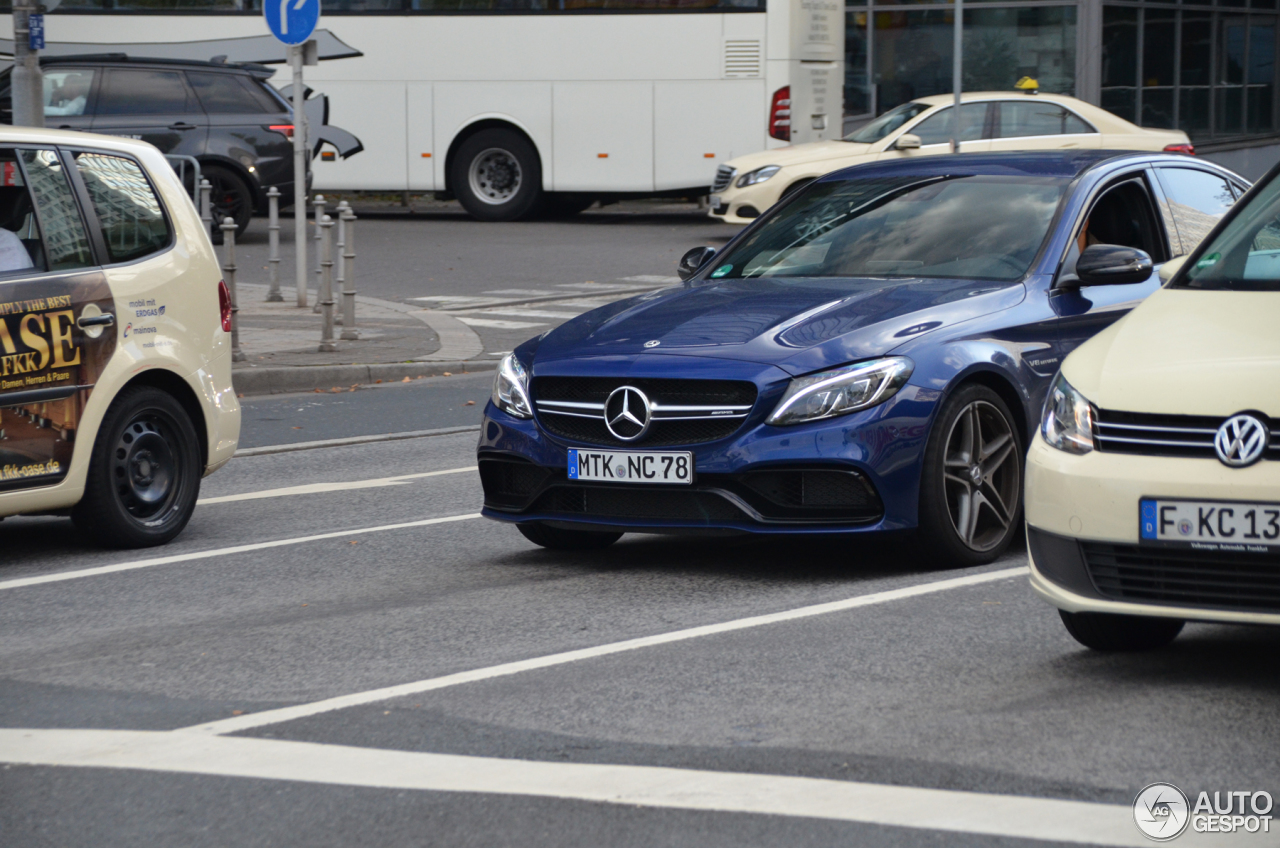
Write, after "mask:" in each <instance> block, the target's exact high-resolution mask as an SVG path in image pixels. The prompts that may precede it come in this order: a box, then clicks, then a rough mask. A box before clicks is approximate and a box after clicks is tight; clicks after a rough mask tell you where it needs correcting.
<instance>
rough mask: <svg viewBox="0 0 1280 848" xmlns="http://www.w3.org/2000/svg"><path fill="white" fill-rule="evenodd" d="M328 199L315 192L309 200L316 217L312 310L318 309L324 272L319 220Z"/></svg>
mask: <svg viewBox="0 0 1280 848" xmlns="http://www.w3.org/2000/svg"><path fill="white" fill-rule="evenodd" d="M327 203H328V201H326V200H325V199H324V195H323V194H317V195H316V199H315V200H313V201H311V205H312V206H313V207H315V218H316V305H315V307H314V308H313V309H312V310H311V311H312V312H319V311H320V277H321V275H322V274H323V273H324V271H323V269H322V268H321V267H320V263H322V262H323V261H324V256H323V250H322V248H321V246H320V220H321V219H322V218H323V217H324V207H325V206H326V205H327Z"/></svg>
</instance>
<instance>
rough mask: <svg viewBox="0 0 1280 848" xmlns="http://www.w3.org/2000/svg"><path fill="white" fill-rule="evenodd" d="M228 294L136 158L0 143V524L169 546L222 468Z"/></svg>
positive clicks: (151, 156)
mask: <svg viewBox="0 0 1280 848" xmlns="http://www.w3.org/2000/svg"><path fill="white" fill-rule="evenodd" d="M230 330H231V296H230V293H229V292H228V291H227V287H226V284H225V283H224V282H223V281H222V274H221V271H220V270H219V266H218V262H217V257H216V256H215V255H214V252H213V246H212V245H211V244H210V242H209V237H208V235H206V234H205V232H204V229H203V227H202V226H201V222H200V218H199V216H198V215H197V214H196V210H195V207H194V206H193V205H192V203H191V200H190V198H189V197H188V196H187V194H186V191H185V190H184V189H183V186H182V183H181V182H180V181H179V179H178V177H177V175H176V174H175V173H174V171H173V168H171V167H170V166H169V163H168V162H167V161H166V160H165V158H164V156H162V155H161V154H160V152H159V151H158V150H156V148H154V147H152V146H151V145H150V144H146V143H144V142H140V141H132V140H129V139H122V138H115V137H112V136H96V135H88V134H85V133H75V132H61V131H51V130H38V129H28V128H22V127H17V128H13V129H8V128H6V129H5V130H4V131H2V132H0V517H4V516H9V515H18V514H23V513H30V514H48V513H55V514H66V513H69V514H70V515H71V518H72V520H73V521H74V522H75V524H76V526H77V528H79V529H80V530H81V531H82V532H83V533H84V534H85V536H86V538H87V540H88V541H90V542H93V543H98V544H104V545H110V546H120V547H140V546H145V545H157V544H161V543H163V542H167V541H169V540H170V539H172V538H173V537H174V536H176V535H177V534H178V533H179V532H181V530H182V528H183V527H184V526H186V523H187V520H188V519H189V518H190V517H191V513H192V511H193V510H194V509H195V504H196V498H197V496H198V495H199V491H200V478H201V477H202V476H203V475H205V474H209V473H211V472H213V471H214V470H216V469H217V468H219V467H221V466H222V465H223V464H224V463H225V462H226V461H227V460H229V459H230V458H231V455H232V454H233V453H235V450H236V444H237V441H238V439H239V433H240V405H239V403H238V402H237V401H236V396H235V392H234V391H232V388H231V355H230V354H231V350H230V349H231V344H230Z"/></svg>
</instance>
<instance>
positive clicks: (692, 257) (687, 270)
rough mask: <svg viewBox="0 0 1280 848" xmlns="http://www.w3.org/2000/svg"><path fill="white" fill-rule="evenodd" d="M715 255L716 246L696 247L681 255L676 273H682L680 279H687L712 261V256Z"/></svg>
mask: <svg viewBox="0 0 1280 848" xmlns="http://www.w3.org/2000/svg"><path fill="white" fill-rule="evenodd" d="M715 255H716V249H715V248H714V247H695V248H693V249H692V250H690V251H689V252H688V253H686V254H685V255H684V256H681V257H680V262H679V263H678V264H677V265H676V273H677V274H679V275H680V279H682V280H687V279H689V278H690V277H692V276H693V275H694V274H696V273H698V269H699V268H701V267H702V266H703V265H706V264H707V263H708V262H710V261H711V257H713V256H715Z"/></svg>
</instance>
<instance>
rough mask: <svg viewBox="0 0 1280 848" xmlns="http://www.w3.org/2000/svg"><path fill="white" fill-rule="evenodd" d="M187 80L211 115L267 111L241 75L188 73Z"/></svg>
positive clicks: (205, 109)
mask: <svg viewBox="0 0 1280 848" xmlns="http://www.w3.org/2000/svg"><path fill="white" fill-rule="evenodd" d="M187 79H188V80H190V82H191V87H192V88H193V89H195V92H196V97H198V98H199V99H200V105H201V106H202V107H204V111H205V112H207V113H209V114H210V115H219V114H243V113H245V112H252V113H261V112H265V111H267V110H266V109H263V108H262V103H261V101H259V100H258V98H256V97H255V96H254V93H253V92H252V91H251V90H250V89H249V86H248V85H246V82H247V81H246V80H245V79H244V77H242V76H240V75H239V74H220V73H203V72H199V71H187ZM272 111H279V110H278V109H277V110H272Z"/></svg>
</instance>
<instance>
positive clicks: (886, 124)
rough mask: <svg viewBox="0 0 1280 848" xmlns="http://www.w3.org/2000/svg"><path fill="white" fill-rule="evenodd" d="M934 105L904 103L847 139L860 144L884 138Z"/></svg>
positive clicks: (846, 138) (846, 137)
mask: <svg viewBox="0 0 1280 848" xmlns="http://www.w3.org/2000/svg"><path fill="white" fill-rule="evenodd" d="M932 108H933V107H932V106H930V105H928V104H926V103H903V104H902V105H901V106H898V107H895V108H893V109H890V110H889V111H888V112H885V113H884V114H883V115H881V116H880V117H878V118H876V119H875V120H874V121H872V122H871V123H869V124H867V125H866V126H865V127H863V128H862V129H860V130H858V131H857V132H855V133H851V134H849V135H847V136H845V138H844V140H845V141H856V142H859V143H860V144H872V143H874V142H877V141H879V140H880V139H882V138H884V137H885V136H887V135H888V134H889V133H891V132H895V131H896V130H897V129H898V128H899V127H901V126H902V125H903V124H905V123H906V122H907V121H909V120H911V119H912V118H914V117H915V116H917V115H919V114H921V113H922V112H927V111H928V110H930V109H932Z"/></svg>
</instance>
